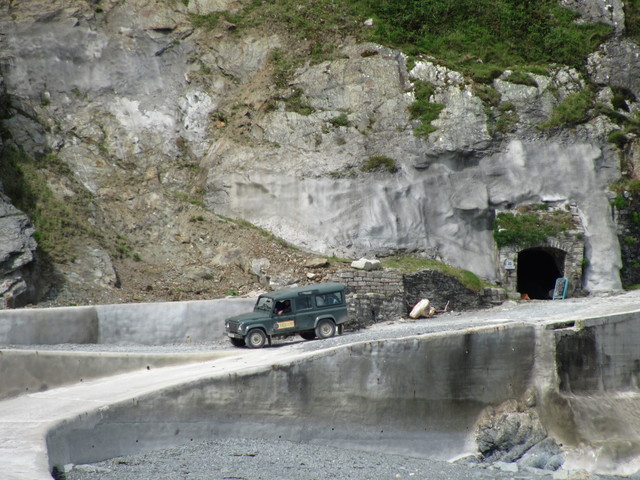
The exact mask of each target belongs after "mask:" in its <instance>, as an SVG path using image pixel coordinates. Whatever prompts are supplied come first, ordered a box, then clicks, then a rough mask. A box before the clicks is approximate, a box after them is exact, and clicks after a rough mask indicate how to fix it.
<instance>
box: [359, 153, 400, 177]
mask: <svg viewBox="0 0 640 480" xmlns="http://www.w3.org/2000/svg"><path fill="white" fill-rule="evenodd" d="M360 170H361V171H363V172H372V171H375V170H386V171H387V172H389V173H395V172H396V171H398V167H396V161H395V160H394V159H393V158H390V157H387V156H384V155H374V156H372V157H369V160H367V161H366V162H365V163H364V165H362V167H361V168H360Z"/></svg>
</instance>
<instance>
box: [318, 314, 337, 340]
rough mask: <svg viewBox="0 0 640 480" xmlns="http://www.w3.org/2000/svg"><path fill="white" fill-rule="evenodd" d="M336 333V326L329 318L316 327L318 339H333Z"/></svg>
mask: <svg viewBox="0 0 640 480" xmlns="http://www.w3.org/2000/svg"><path fill="white" fill-rule="evenodd" d="M335 333H336V324H335V323H333V321H332V320H329V319H328V318H324V319H322V320H320V321H319V322H318V325H317V326H316V336H317V337H318V338H329V337H333V336H334V335H335Z"/></svg>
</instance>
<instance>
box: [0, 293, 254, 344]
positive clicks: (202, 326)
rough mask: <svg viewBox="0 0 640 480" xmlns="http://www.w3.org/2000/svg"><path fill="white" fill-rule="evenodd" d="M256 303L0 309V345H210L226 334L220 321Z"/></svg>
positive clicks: (241, 300) (235, 300)
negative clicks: (196, 343) (188, 338)
mask: <svg viewBox="0 0 640 480" xmlns="http://www.w3.org/2000/svg"><path fill="white" fill-rule="evenodd" d="M254 303H255V299H249V298H233V299H219V300H204V301H191V302H167V303H139V304H121V305H96V306H88V307H62V308H53V309H37V308H33V309H19V310H0V345H55V344H62V343H79V344H83V343H109V344H112V343H113V344H127V343H135V344H141V345H162V344H170V343H181V342H184V341H185V340H186V338H187V336H189V337H190V339H191V341H192V342H208V341H212V340H217V339H219V338H220V337H221V336H222V335H224V319H225V318H226V317H229V316H232V315H236V314H239V313H244V312H248V311H250V310H251V309H252V308H253V305H254Z"/></svg>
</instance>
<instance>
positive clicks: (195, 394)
mask: <svg viewBox="0 0 640 480" xmlns="http://www.w3.org/2000/svg"><path fill="white" fill-rule="evenodd" d="M534 349H535V335H534V327H533V326H532V325H526V324H511V325H501V326H496V327H487V328H481V329H474V330H469V331H467V332H464V333H458V334H438V335H426V336H423V337H412V338H406V339H398V340H389V341H384V342H375V343H360V344H352V345H349V346H346V347H336V348H334V349H331V350H327V351H322V352H321V353H316V354H313V355H305V356H303V357H301V358H295V357H292V356H289V357H280V355H278V354H275V355H274V354H273V352H270V354H269V355H264V354H263V355H261V356H260V357H259V358H262V360H261V364H262V367H259V366H258V365H256V368H254V369H253V370H252V371H250V372H246V371H245V372H242V371H239V372H237V373H236V372H229V373H225V374H224V375H214V374H213V373H212V374H211V375H210V376H208V377H206V378H201V379H198V380H196V381H192V382H190V383H188V384H185V383H183V384H178V385H173V386H166V387H165V388H162V389H161V390H158V391H156V392H151V393H148V394H146V395H143V396H135V398H131V399H128V400H126V401H124V402H121V403H119V404H112V405H110V406H109V407H108V408H103V409H100V410H99V411H94V412H92V413H87V414H83V415H78V416H76V417H75V418H74V419H72V420H67V421H65V422H63V423H61V424H59V425H58V426H57V427H56V428H54V429H52V430H51V431H50V433H49V435H48V437H47V445H48V451H49V460H50V467H53V466H62V465H65V464H68V463H86V462H92V461H97V460H102V459H105V458H110V457H113V456H118V455H124V454H131V453H135V452H137V451H140V450H143V449H149V448H154V447H159V446H167V445H173V444H179V443H184V442H189V441H191V440H195V439H199V440H201V439H210V438H213V437H216V436H226V435H232V436H236V435H239V436H242V437H252V436H260V437H265V436H266V437H274V438H283V439H289V440H293V441H302V442H322V443H330V444H334V445H335V444H342V445H349V446H355V447H358V448H365V449H379V448H384V450H385V451H387V452H389V451H391V452H398V453H400V452H403V453H410V454H412V455H422V456H427V457H440V458H448V457H451V456H457V455H460V454H462V453H465V452H469V451H470V447H471V446H470V444H469V442H470V435H471V433H472V432H473V426H474V424H475V422H476V419H477V418H478V416H479V414H480V412H481V411H482V410H483V409H484V408H485V407H487V406H489V405H497V404H500V403H502V402H504V401H505V400H507V399H510V398H518V397H520V396H521V395H522V394H523V393H524V391H525V389H526V388H527V386H528V385H529V383H530V375H531V372H532V368H533V364H534ZM278 353H279V352H278Z"/></svg>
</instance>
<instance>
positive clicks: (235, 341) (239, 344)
mask: <svg viewBox="0 0 640 480" xmlns="http://www.w3.org/2000/svg"><path fill="white" fill-rule="evenodd" d="M229 340H231V344H232V345H233V346H234V347H244V345H245V343H244V338H233V337H231V338H230V339H229Z"/></svg>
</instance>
